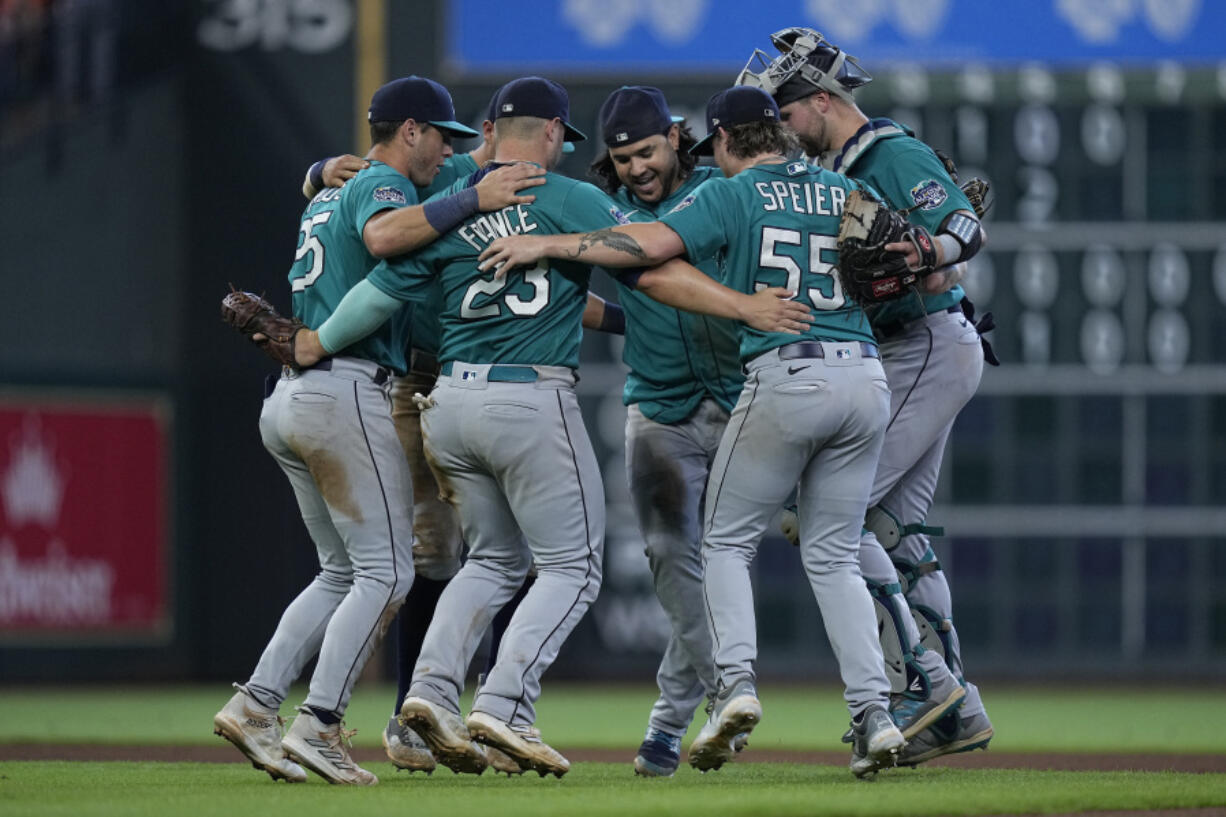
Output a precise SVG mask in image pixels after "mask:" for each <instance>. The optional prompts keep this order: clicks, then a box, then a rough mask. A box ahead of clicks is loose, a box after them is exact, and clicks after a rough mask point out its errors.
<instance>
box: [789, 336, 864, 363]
mask: <svg viewBox="0 0 1226 817" xmlns="http://www.w3.org/2000/svg"><path fill="white" fill-rule="evenodd" d="M831 342H832V343H844V342H846V341H831ZM825 356H826V350H825V349H824V348H823V347H822V344H821V341H816V340H802V341H800V342H799V343H789V344H788V345H787V346H780V347H779V359H780V360H796V359H797V358H802V357H822V358H824V357H825ZM860 357H872V358H880V357H881V355H880V354H879V353H878V352H877V347H876V346H874V345H873V344H871V343H865V342H864V341H860Z"/></svg>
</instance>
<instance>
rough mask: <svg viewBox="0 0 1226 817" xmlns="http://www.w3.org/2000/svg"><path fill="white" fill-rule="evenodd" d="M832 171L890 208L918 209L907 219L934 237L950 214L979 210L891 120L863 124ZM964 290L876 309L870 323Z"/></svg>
mask: <svg viewBox="0 0 1226 817" xmlns="http://www.w3.org/2000/svg"><path fill="white" fill-rule="evenodd" d="M831 169H832V170H834V171H836V172H838V173H845V174H847V175H848V176H852V177H854V178H856V179H860V180H861V181H864V182H867V183H868V184H870V185H872V186H873V187H874V188H876V189H877V190H878V191H880V193H881V195H882V196H883V197H884V200H885V201H886V202H888V203H889V205H890V206H891V207H894V208H896V209H899V210H905V209H908V208H915V209H913V210H911V212H910V213H909V214H908V215H907V218H908V219H909V220H910V221H911V223H913V224H919V225H920V226H922V227H924V228H926V229H927V230H928V231H929V232H930V233H932V234H933V235H936V232H937V229H938V228H939V227H940V226H941V224H942V223H943V222H944V221H945V219H946V218H948V217H949V215H950V214H951V213H954V212H955V211H957V210H966V211H968V212H971V213H973V212H975V208H974V207H972V206H971V203H970V202H969V201H968V200H967V198H966V195H965V194H963V192H962V191H961V190H960V189H959V188H958V185H956V184H954V180H953V179H951V178H950V177H949V173H948V171H946V170H945V165H944V164H943V163H942V162H941V160H940V159H939V158H937V155H936V154H935V153H933V151H932V148H930V147H928V146H927V145H925V144H924V143H923V142H921V141H920V140H918V139H916V138H915V134H914V132H913V131H911V129H910V128H907V127H906V126H904V125H899V124H898V123H897V122H894V121H893V120H891V119H874V120H872V121H871V122H869V123H868V124H867V125H865V126H864V127H862V128H860V130H859V131H857V132H856V135H855V136H853V137H852V138H851V139H849V140H848V141H847V144H846V145H844V146H843V150H842V151H841V152H840V153H839V154H838V155H837V156H835V157H834V159H833V161H832V163H831ZM964 294H965V293H964V292H963V291H962V287H960V286H956V287H954V288H953V289H951V290H949V291H948V292H943V293H941V294H940V295H925V296H923V299H922V301H921V300H920V299H919V298H903V299H901V300H898V301H895V302H893V303H888V304H884V305H882V306H881V307H879V308H877V309H876V310H874V312H873V315H872V322H873V324H874V325H875V326H877V325H882V324H886V323H894V322H897V321H910V320H915V319H916V318H922V317H923V316H924V315H925V314H927V313H929V312H940V311H942V310H944V309H947V308H949V307H951V306H953V305H954V304H956V303H958V302H959V301H961V300H962V297H963V295H964Z"/></svg>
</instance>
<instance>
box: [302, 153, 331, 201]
mask: <svg viewBox="0 0 1226 817" xmlns="http://www.w3.org/2000/svg"><path fill="white" fill-rule="evenodd" d="M331 159H332V157H331V156H329V157H328V158H327V159H320V160H319V161H318V162H316V163H315V164H313V165H311V169H310V170H308V171H307V180H308V181H310V182H311V186H312V187H314V188H315V192H316V193H318V192H319V191H321V190H323V189H324V165H326V164H327V163H328V162H329V161H330V160H331Z"/></svg>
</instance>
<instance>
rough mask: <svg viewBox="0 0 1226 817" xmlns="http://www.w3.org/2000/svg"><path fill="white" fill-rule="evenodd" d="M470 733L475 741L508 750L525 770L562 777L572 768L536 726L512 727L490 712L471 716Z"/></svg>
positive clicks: (468, 723) (508, 753) (507, 753)
mask: <svg viewBox="0 0 1226 817" xmlns="http://www.w3.org/2000/svg"><path fill="white" fill-rule="evenodd" d="M467 725H468V732H469V734H470V735H472V737H473V740H475V741H478V742H479V743H484V744H485V745H486V746H492V747H493V748H495V749H498V750H499V751H502V752H504V753H506V755H507V756H509V757H510V758H511V759H512V760H514V761H515V762H516V763H518V764H519V767H520V769H522V770H523V771H525V772H526V771H529V770H531V771H535V772H536V773H537V774H539V775H540V776H541V777H544V776H545V775H547V774H552V775H556V776H557V777H561V776H562V775H564V774H566V773H567V772H568V771H570V761H569V760H567V759H566V758H564V757H563V756H562V755H561V753H560V752H558V751H557V750H556V749H554V748H553V747H552V746H550V745H549V744H548V743H546V742H545V741H543V740H541V733H540V730H539V729H537V728H536V727H534V726H512V725H511V724H509V723H507V722H506V721H502V720H499V719H498V718H495V717H494V716H493V715H491V714H489V713H488V712H473V713H472V714H471V715H469V716H468V721H467Z"/></svg>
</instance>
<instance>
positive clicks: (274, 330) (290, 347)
mask: <svg viewBox="0 0 1226 817" xmlns="http://www.w3.org/2000/svg"><path fill="white" fill-rule="evenodd" d="M221 319H222V320H223V321H225V322H226V323H228V324H230V325H231V326H233V327H234V328H235V329H237V330H238V331H239V333H240V334H242V335H243V337H245V338H247V340H249V341H251V342H252V343H254V344H255V345H256V346H259V347H260V348H261V349H263V350H264V354H266V355H268V356H269V357H270V358H272V359H273V360H275V361H276V362H277V363H279V364H281V365H282V366H289V367H290V368H293V369H296V368H298V364H297V362H296V360H295V358H294V338H295V337H296V336H297V334H298V330H299V329H305V328H306V325H305V324H304V323H303V322H302V321H300V320H298V319H297V318H287V317H285V316H283V315H281V314H280V313H279V312H277V310H276V308H275V307H274V306H273V305H272V304H271V303H269V302H268V301H267V300H265V299H264V298H263V297H261V296H259V295H256V294H255V293H254V292H243V291H242V290H238V289H235V288H234V285H233V284H231V285H230V294H229V295H227V296H226V297H224V298H222V299H221Z"/></svg>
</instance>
